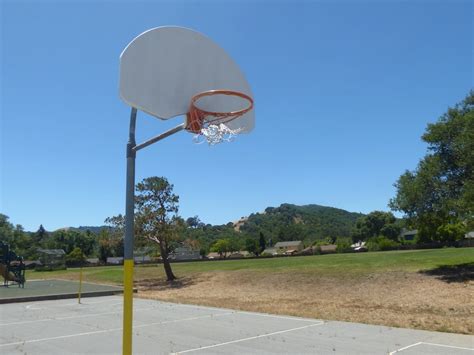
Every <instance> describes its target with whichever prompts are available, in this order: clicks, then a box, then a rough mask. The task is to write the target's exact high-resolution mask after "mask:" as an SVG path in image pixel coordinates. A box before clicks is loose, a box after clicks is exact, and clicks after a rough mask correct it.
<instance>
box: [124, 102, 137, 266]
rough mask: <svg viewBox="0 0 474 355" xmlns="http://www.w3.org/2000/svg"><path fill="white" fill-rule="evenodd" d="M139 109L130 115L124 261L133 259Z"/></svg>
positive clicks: (133, 110) (134, 109)
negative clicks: (136, 133) (136, 132)
mask: <svg viewBox="0 0 474 355" xmlns="http://www.w3.org/2000/svg"><path fill="white" fill-rule="evenodd" d="M136 122H137V109H136V108H133V107H132V111H131V113H130V130H129V135H128V143H127V182H126V186H127V187H126V202H125V240H124V259H125V260H126V259H133V221H134V218H133V217H134V213H135V156H136V152H135V150H134V148H135V145H136V142H135V126H136Z"/></svg>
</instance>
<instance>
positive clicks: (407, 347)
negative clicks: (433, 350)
mask: <svg viewBox="0 0 474 355" xmlns="http://www.w3.org/2000/svg"><path fill="white" fill-rule="evenodd" d="M422 344H424V345H431V346H439V347H443V348H451V349H459V350H470V351H474V349H472V348H463V347H461V346H454V345H445V344H435V343H427V342H424V341H420V342H418V343H415V344H411V345H408V346H405V347H404V348H400V349H397V350H395V351H392V352H391V353H389V355H393V354H396V353H399V352H402V351H404V350H407V349H409V348H413V347H414V346H418V345H422Z"/></svg>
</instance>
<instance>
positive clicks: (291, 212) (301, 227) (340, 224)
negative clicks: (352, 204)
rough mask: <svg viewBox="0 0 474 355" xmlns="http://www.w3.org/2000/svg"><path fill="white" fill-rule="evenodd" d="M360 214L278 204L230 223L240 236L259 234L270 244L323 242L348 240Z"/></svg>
mask: <svg viewBox="0 0 474 355" xmlns="http://www.w3.org/2000/svg"><path fill="white" fill-rule="evenodd" d="M362 216H363V214H361V213H354V212H348V211H345V210H342V209H338V208H333V207H326V206H319V205H304V206H297V205H292V204H287V203H285V204H282V205H281V206H280V207H268V208H267V209H265V212H263V213H254V214H251V215H250V216H249V217H247V218H243V219H241V220H240V221H238V222H236V223H234V228H235V229H236V230H237V231H239V232H240V233H243V234H249V235H253V236H256V235H258V234H260V233H263V234H264V236H265V238H266V239H269V238H271V239H272V241H273V242H277V241H283V240H306V241H314V240H320V239H325V238H337V237H350V236H351V231H352V229H353V227H354V226H355V223H356V221H357V219H358V218H360V217H362Z"/></svg>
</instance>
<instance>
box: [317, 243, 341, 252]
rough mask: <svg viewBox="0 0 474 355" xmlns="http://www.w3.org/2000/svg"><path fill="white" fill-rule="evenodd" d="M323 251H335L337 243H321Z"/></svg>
mask: <svg viewBox="0 0 474 355" xmlns="http://www.w3.org/2000/svg"><path fill="white" fill-rule="evenodd" d="M320 248H321V251H335V250H336V249H337V245H336V244H329V245H321V246H320Z"/></svg>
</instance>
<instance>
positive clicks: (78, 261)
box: [66, 247, 86, 266]
mask: <svg viewBox="0 0 474 355" xmlns="http://www.w3.org/2000/svg"><path fill="white" fill-rule="evenodd" d="M85 262H86V256H85V255H84V253H83V252H82V250H81V249H80V248H78V247H76V248H74V249H73V250H72V251H71V252H70V253H69V254H68V255H66V265H67V266H81V265H84V263H85Z"/></svg>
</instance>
